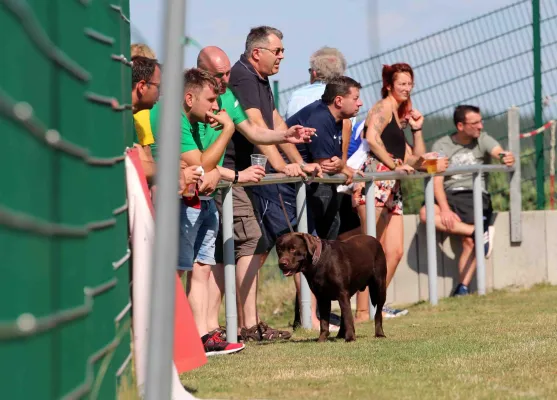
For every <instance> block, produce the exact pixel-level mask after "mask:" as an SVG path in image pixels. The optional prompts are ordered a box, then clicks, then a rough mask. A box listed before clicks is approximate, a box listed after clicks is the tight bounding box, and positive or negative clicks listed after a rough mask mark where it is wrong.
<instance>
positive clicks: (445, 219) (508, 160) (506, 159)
mask: <svg viewBox="0 0 557 400" xmlns="http://www.w3.org/2000/svg"><path fill="white" fill-rule="evenodd" d="M453 120H454V124H455V127H456V133H453V134H451V135H449V136H445V137H442V138H441V139H439V140H437V141H436V142H435V143H434V144H433V148H432V150H433V151H435V152H440V153H444V154H445V155H447V157H448V158H449V166H451V165H452V166H454V165H474V164H484V163H486V162H488V160H489V158H494V159H498V160H500V161H501V162H502V163H503V164H505V165H507V166H509V167H510V166H512V165H513V164H514V155H513V154H512V153H511V152H510V151H504V150H503V148H502V147H501V145H500V144H499V143H498V142H497V141H496V140H495V139H494V138H492V137H491V136H489V135H488V134H487V133H485V132H484V131H483V127H484V125H483V120H482V115H481V113H480V109H479V108H478V107H476V106H471V105H460V106H458V107H456V109H455V111H454V115H453ZM486 160H487V161H486ZM472 186H473V181H472V174H460V175H452V176H446V177H443V176H436V177H434V178H433V190H434V192H435V203H436V204H435V227H436V228H437V230H439V231H441V232H447V233H450V234H454V235H459V236H461V238H462V254H461V255H460V259H459V260H458V272H459V284H458V285H457V286H456V287H455V289H454V291H453V293H452V296H464V295H467V294H469V289H468V285H469V284H470V281H471V280H472V277H473V276H474V273H475V271H476V257H475V253H474V200H473V192H472ZM482 189H483V193H482V197H483V199H482V204H483V216H484V226H483V230H484V243H478V245H480V246H484V250H485V255H486V257H489V256H490V255H491V249H492V247H493V234H494V229H493V227H492V226H490V222H491V216H492V213H493V207H492V205H491V196H490V195H489V193H488V192H487V185H486V181H485V175H482ZM425 219H426V218H425V206H424V207H422V209H421V210H420V220H421V221H422V223H425Z"/></svg>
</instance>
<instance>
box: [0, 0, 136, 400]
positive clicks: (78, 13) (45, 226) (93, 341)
mask: <svg viewBox="0 0 557 400" xmlns="http://www.w3.org/2000/svg"><path fill="white" fill-rule="evenodd" d="M128 15H129V4H128V0H112V1H90V0H81V1H78V0H73V1H67V0H49V1H45V0H1V1H0V26H2V32H4V33H5V34H4V37H3V40H2V48H3V50H2V62H1V63H0V65H1V66H0V71H1V73H0V132H2V134H1V137H2V141H3V143H4V144H7V146H5V147H4V149H5V150H6V151H4V153H3V156H2V157H1V158H0V166H1V169H2V171H4V173H3V182H2V189H0V260H1V261H0V265H1V271H2V275H3V276H2V279H1V280H0V282H1V283H0V299H1V304H2V306H1V307H0V366H1V369H0V371H1V375H2V388H1V390H2V394H1V395H0V397H2V398H4V399H58V398H67V399H77V398H82V397H88V398H101V399H109V398H115V396H116V386H117V381H118V377H119V376H121V375H122V373H123V372H124V370H125V369H126V367H127V366H129V364H130V363H129V360H130V358H131V357H130V341H129V338H130V337H129V320H130V318H129V313H130V303H129V284H128V282H129V272H128V271H129V268H128V257H129V251H128V250H127V248H128V247H127V240H126V238H127V216H126V210H127V206H126V195H125V174H124V163H123V153H124V149H125V146H126V145H129V144H131V142H132V125H131V124H132V123H133V122H132V115H131V111H129V108H130V107H129V103H130V93H131V90H130V89H131V86H130V85H131V84H130V82H131V70H130V67H129V64H128V63H127V60H126V58H129V45H130V43H129V37H130V32H129V20H128ZM122 55H124V56H123V57H122ZM112 98H115V99H117V100H118V102H119V104H121V105H122V106H121V107H119V108H118V110H113V109H112V107H111V99H112Z"/></svg>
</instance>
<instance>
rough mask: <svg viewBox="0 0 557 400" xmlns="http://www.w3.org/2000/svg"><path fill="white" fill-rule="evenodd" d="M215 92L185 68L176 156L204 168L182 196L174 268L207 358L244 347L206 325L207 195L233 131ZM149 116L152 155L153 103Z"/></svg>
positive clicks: (212, 219) (213, 215)
mask: <svg viewBox="0 0 557 400" xmlns="http://www.w3.org/2000/svg"><path fill="white" fill-rule="evenodd" d="M217 96H218V85H217V82H216V81H215V79H214V78H213V77H212V76H211V75H210V74H208V73H207V72H206V71H203V70H200V69H197V68H192V69H189V70H187V71H186V72H185V74H184V100H183V109H182V135H181V143H180V147H181V157H180V158H181V161H182V162H184V163H185V164H187V165H200V166H201V167H203V170H204V171H205V175H204V176H203V177H202V178H201V179H200V181H201V180H202V182H200V185H199V187H198V188H196V190H195V194H194V195H193V196H189V197H188V196H185V195H184V196H183V197H182V201H181V209H180V233H179V234H180V236H179V237H180V243H179V254H178V271H179V273H180V275H182V274H183V273H184V271H187V275H188V280H187V285H186V294H187V296H188V300H189V303H190V306H191V309H192V312H193V316H194V319H195V323H196V325H197V329H198V331H199V334H200V335H201V341H202V342H203V345H204V347H205V352H206V354H207V355H208V356H209V355H216V354H229V353H234V352H237V351H240V350H242V349H243V348H244V345H243V344H233V343H228V342H226V341H224V340H222V338H221V337H220V336H219V335H216V334H215V333H214V332H209V330H208V329H207V307H208V293H209V279H210V274H211V267H212V266H213V265H215V242H216V238H217V231H218V226H219V222H218V221H219V216H218V211H217V208H216V205H215V201H214V200H213V198H212V197H211V194H213V192H214V189H215V186H216V183H218V181H219V179H220V173H219V170H218V168H217V167H218V165H219V163H220V164H222V157H223V154H224V151H225V149H226V146H227V144H228V142H229V141H230V138H231V137H232V134H233V133H234V123H233V122H232V120H231V119H230V117H229V116H228V114H227V113H226V111H225V110H224V109H221V110H220V111H219V107H218V104H217ZM150 118H151V126H152V127H153V135H154V136H155V143H154V144H153V145H152V149H151V150H152V153H153V156H154V157H155V158H157V157H158V156H159V154H158V147H157V142H158V140H157V139H158V138H157V136H158V132H157V128H158V126H159V118H160V109H159V108H158V107H155V108H153V110H152V112H151V116H150ZM210 124H213V125H217V124H218V125H219V126H221V127H222V131H220V132H217V131H215V130H214V129H211V128H210V127H209V126H208V125H210ZM263 173H264V172H263ZM178 340H179V338H178Z"/></svg>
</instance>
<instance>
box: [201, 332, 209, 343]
mask: <svg viewBox="0 0 557 400" xmlns="http://www.w3.org/2000/svg"><path fill="white" fill-rule="evenodd" d="M208 339H209V334H208V333H206V334H205V335H203V336H201V343H205V342H206V341H207V340H208Z"/></svg>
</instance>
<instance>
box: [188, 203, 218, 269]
mask: <svg viewBox="0 0 557 400" xmlns="http://www.w3.org/2000/svg"><path fill="white" fill-rule="evenodd" d="M218 229H219V214H218V211H217V206H216V205H215V201H214V200H212V199H211V200H201V208H200V209H197V208H193V207H188V206H186V205H185V204H183V203H181V205H180V244H179V252H178V253H179V254H178V269H179V270H181V271H191V270H192V268H193V264H194V263H200V264H206V265H215V264H216V263H215V243H216V240H217V232H218Z"/></svg>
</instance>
